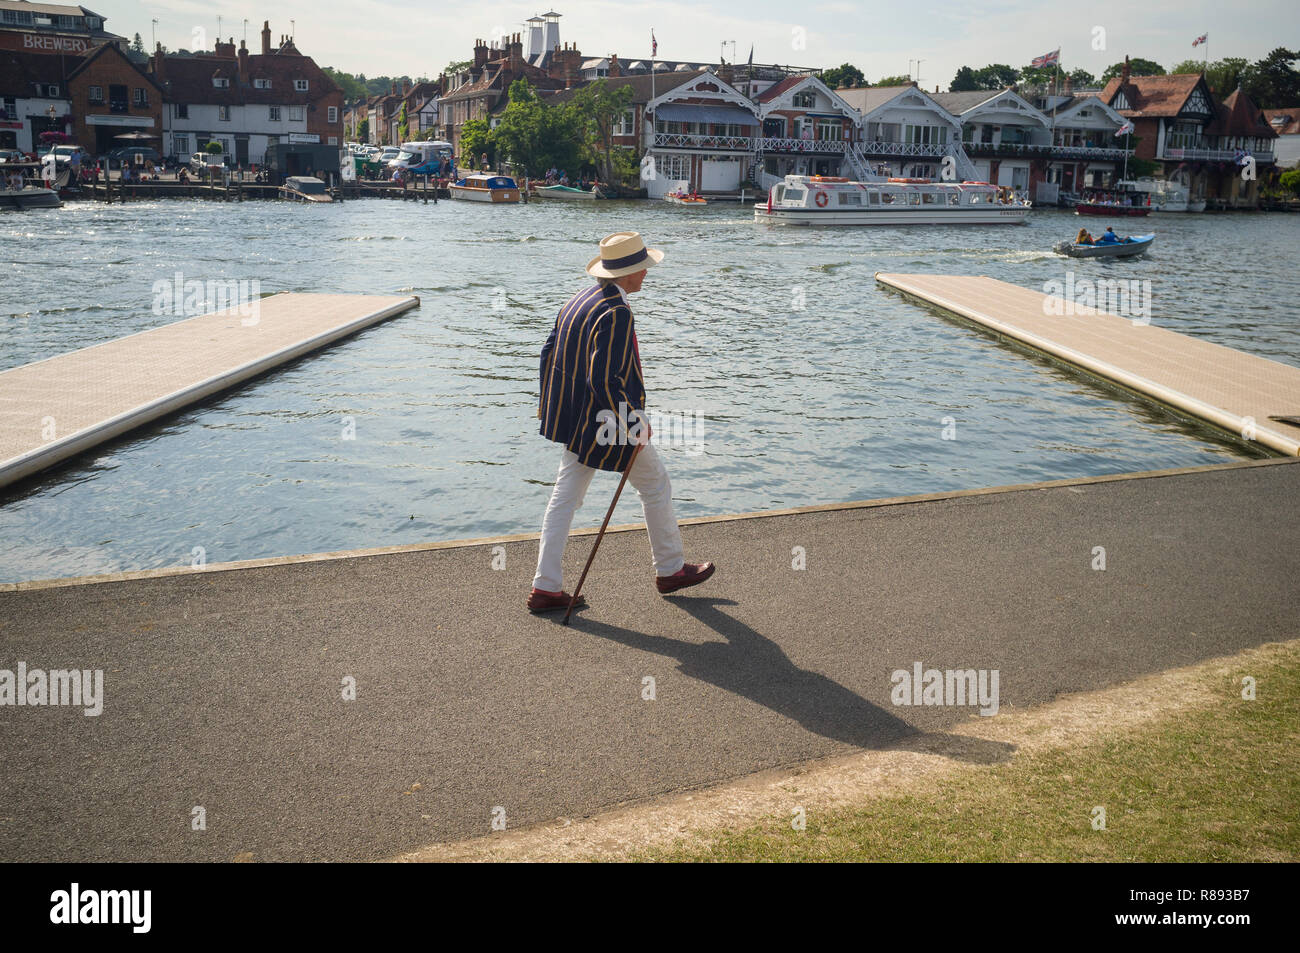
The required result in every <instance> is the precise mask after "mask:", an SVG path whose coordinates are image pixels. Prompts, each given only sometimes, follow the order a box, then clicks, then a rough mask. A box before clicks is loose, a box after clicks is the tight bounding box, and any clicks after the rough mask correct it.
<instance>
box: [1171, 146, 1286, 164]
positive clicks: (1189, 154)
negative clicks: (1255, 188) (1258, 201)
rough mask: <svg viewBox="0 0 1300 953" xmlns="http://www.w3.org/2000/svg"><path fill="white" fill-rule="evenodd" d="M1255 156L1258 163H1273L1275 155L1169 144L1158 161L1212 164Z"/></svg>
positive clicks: (1249, 150) (1260, 151) (1252, 150)
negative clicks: (1243, 156) (1245, 156)
mask: <svg viewBox="0 0 1300 953" xmlns="http://www.w3.org/2000/svg"><path fill="white" fill-rule="evenodd" d="M1241 155H1249V156H1254V157H1255V161H1256V162H1272V161H1273V153H1272V152H1265V151H1263V150H1255V149H1240V150H1238V149H1206V148H1204V147H1199V146H1193V147H1190V148H1187V147H1184V148H1176V147H1173V146H1170V145H1168V144H1166V145H1165V148H1164V154H1163V155H1160V156H1157V157H1156V158H1158V159H1180V160H1183V161H1189V160H1190V161H1210V162H1232V161H1235V160H1236V159H1237V158H1238V156H1241Z"/></svg>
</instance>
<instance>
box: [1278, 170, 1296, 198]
mask: <svg viewBox="0 0 1300 953" xmlns="http://www.w3.org/2000/svg"><path fill="white" fill-rule="evenodd" d="M1277 181H1278V184H1279V185H1280V186H1282V188H1283V189H1285V190H1286V191H1287V192H1289V193H1290V194H1291V195H1294V196H1296V197H1297V198H1300V169H1292V170H1291V171H1290V172H1283V173H1282V175H1281V177H1279V178H1278V180H1277Z"/></svg>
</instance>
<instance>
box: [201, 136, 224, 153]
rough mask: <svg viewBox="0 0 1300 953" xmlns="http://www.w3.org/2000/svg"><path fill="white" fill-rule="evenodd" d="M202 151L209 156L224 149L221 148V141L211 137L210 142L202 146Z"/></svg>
mask: <svg viewBox="0 0 1300 953" xmlns="http://www.w3.org/2000/svg"><path fill="white" fill-rule="evenodd" d="M203 151H204V152H206V153H207V154H208V155H210V156H219V155H221V153H222V152H223V151H225V150H223V149H222V148H221V143H219V142H217V141H216V140H215V139H213V140H212V141H211V142H209V143H208V144H207V145H206V146H204V147H203Z"/></svg>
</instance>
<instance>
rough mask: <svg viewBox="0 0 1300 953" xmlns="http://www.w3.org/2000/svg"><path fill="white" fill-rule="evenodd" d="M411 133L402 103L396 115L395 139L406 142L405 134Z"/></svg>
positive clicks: (404, 104) (404, 106) (404, 105)
mask: <svg viewBox="0 0 1300 953" xmlns="http://www.w3.org/2000/svg"><path fill="white" fill-rule="evenodd" d="M410 131H411V129H410V124H409V122H408V121H407V118H406V103H405V102H403V103H402V108H401V110H400V111H399V112H398V114H397V138H398V139H399V140H400V141H401V142H406V141H407V134H408V133H409V132H410Z"/></svg>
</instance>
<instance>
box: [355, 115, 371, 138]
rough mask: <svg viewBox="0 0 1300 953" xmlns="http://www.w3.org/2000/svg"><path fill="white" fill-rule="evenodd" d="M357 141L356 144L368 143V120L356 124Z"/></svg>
mask: <svg viewBox="0 0 1300 953" xmlns="http://www.w3.org/2000/svg"><path fill="white" fill-rule="evenodd" d="M357 141H358V142H369V141H370V120H369V119H363V120H361V122H359V123H358V124H357Z"/></svg>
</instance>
